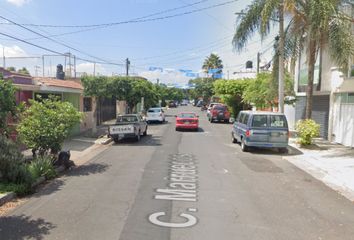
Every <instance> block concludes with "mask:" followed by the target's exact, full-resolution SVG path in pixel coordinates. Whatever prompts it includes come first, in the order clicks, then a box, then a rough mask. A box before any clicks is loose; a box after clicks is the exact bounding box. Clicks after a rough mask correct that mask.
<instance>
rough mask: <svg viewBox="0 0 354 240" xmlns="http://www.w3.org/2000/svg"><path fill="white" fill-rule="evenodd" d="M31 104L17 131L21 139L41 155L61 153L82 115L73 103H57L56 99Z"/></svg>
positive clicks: (51, 98)
mask: <svg viewBox="0 0 354 240" xmlns="http://www.w3.org/2000/svg"><path fill="white" fill-rule="evenodd" d="M30 103H31V106H30V107H29V108H28V109H27V110H26V111H25V112H24V114H23V116H22V118H21V122H20V124H19V126H18V129H17V130H18V132H19V135H20V139H21V140H22V141H23V143H25V144H26V145H27V147H29V148H32V149H33V150H34V151H36V150H38V151H39V153H40V155H44V153H45V152H47V151H49V150H50V151H51V153H53V154H55V153H57V152H59V151H60V149H61V146H62V144H63V142H64V140H65V139H66V138H67V137H68V136H69V133H70V130H71V129H72V128H73V127H74V126H75V125H76V124H78V123H79V122H80V119H81V116H82V114H81V113H80V112H78V111H77V110H76V109H75V108H74V106H73V105H72V104H71V103H68V102H61V101H57V100H56V99H55V98H54V97H50V98H49V99H44V100H42V101H40V102H38V101H33V100H32V101H31V102H30Z"/></svg>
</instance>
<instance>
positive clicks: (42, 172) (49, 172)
mask: <svg viewBox="0 0 354 240" xmlns="http://www.w3.org/2000/svg"><path fill="white" fill-rule="evenodd" d="M28 170H29V171H30V173H31V174H32V176H33V178H34V179H37V178H39V177H45V178H46V179H52V178H55V177H56V175H57V173H56V171H55V168H54V166H53V158H52V157H51V156H48V155H44V156H38V157H36V158H35V159H34V160H33V161H32V162H31V163H30V165H29V166H28Z"/></svg>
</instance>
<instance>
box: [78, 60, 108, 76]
mask: <svg viewBox="0 0 354 240" xmlns="http://www.w3.org/2000/svg"><path fill="white" fill-rule="evenodd" d="M94 69H95V72H96V75H106V74H107V70H106V69H105V68H104V67H103V66H102V65H101V64H98V63H96V67H95V66H94V64H93V63H89V62H85V63H80V64H78V65H77V66H76V72H79V73H87V74H88V75H91V74H93V72H94Z"/></svg>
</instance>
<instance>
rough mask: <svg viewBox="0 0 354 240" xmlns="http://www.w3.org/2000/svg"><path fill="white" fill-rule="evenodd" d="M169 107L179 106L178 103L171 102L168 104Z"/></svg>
mask: <svg viewBox="0 0 354 240" xmlns="http://www.w3.org/2000/svg"><path fill="white" fill-rule="evenodd" d="M168 107H169V108H176V107H177V104H176V103H175V102H170V103H169V104H168Z"/></svg>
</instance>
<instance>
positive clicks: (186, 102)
mask: <svg viewBox="0 0 354 240" xmlns="http://www.w3.org/2000/svg"><path fill="white" fill-rule="evenodd" d="M188 103H189V101H188V100H187V99H184V100H182V102H181V106H187V105H188Z"/></svg>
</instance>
